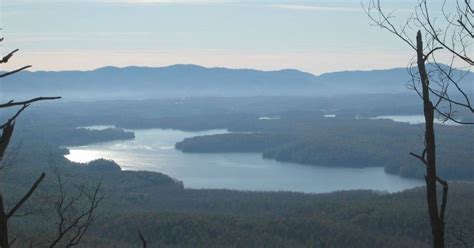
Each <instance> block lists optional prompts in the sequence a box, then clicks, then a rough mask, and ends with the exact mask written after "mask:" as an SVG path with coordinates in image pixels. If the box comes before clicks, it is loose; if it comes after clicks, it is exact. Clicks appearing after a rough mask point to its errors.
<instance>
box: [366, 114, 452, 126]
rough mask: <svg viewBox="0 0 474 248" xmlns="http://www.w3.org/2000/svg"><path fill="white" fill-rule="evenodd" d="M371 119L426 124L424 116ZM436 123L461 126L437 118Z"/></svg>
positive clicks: (387, 116)
mask: <svg viewBox="0 0 474 248" xmlns="http://www.w3.org/2000/svg"><path fill="white" fill-rule="evenodd" d="M371 119H389V120H393V121H396V122H405V123H409V124H424V123H425V116H424V115H382V116H377V117H374V118H371ZM434 123H437V124H442V125H448V126H458V125H460V124H458V123H456V122H454V121H451V120H448V121H445V122H443V121H441V120H439V119H437V118H435V119H434Z"/></svg>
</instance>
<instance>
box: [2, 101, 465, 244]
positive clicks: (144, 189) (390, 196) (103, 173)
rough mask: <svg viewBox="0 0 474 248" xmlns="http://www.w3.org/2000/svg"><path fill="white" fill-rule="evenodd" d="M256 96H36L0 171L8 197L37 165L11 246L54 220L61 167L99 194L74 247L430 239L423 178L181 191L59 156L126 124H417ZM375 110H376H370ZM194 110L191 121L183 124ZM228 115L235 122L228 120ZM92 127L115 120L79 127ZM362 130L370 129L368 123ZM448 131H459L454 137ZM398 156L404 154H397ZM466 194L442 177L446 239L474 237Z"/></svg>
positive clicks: (151, 177) (72, 185)
mask: <svg viewBox="0 0 474 248" xmlns="http://www.w3.org/2000/svg"><path fill="white" fill-rule="evenodd" d="M265 100H266V101H260V100H258V99H257V98H251V99H248V98H246V99H226V100H223V99H220V101H221V102H219V100H216V99H190V100H188V101H186V102H185V103H183V104H180V106H182V107H178V108H176V107H175V106H176V104H175V102H176V100H156V101H137V102H130V101H129V102H122V103H121V102H90V103H66V104H63V105H40V106H38V107H36V108H34V109H32V111H31V112H28V113H26V114H25V115H24V116H22V117H21V122H19V124H18V130H20V131H18V132H17V133H16V135H15V136H14V140H13V143H12V145H11V147H10V149H11V151H12V154H16V155H15V156H13V157H11V158H10V160H11V163H7V164H10V165H9V166H8V167H7V168H5V169H4V170H2V171H1V173H2V178H3V180H2V183H3V187H4V189H5V190H6V192H9V194H7V195H6V196H5V197H6V201H7V204H11V203H13V202H15V201H16V200H18V199H16V197H17V196H18V195H22V194H23V193H24V192H25V191H27V190H28V188H29V187H30V185H31V183H32V182H34V180H35V179H36V178H37V177H38V175H39V174H41V173H42V172H45V173H46V179H45V181H44V182H43V183H42V184H41V186H40V187H39V188H38V191H37V192H36V193H35V194H34V196H33V197H32V198H31V199H30V200H29V201H28V204H27V207H25V208H24V209H23V211H24V212H25V213H19V215H20V216H18V217H15V218H13V221H12V222H11V229H12V230H11V232H12V235H13V236H14V237H16V242H18V243H17V244H18V245H20V246H22V245H23V246H27V245H28V244H29V243H30V242H41V241H42V240H43V239H44V240H47V239H49V238H50V237H54V235H55V232H56V227H57V226H56V225H57V223H58V221H59V219H58V217H57V215H56V213H55V212H54V211H53V209H54V199H55V198H56V197H57V196H58V182H57V175H60V176H61V177H62V178H63V182H65V184H67V185H68V186H67V189H68V190H70V193H71V194H73V193H74V192H75V190H77V188H78V185H80V186H81V187H86V188H87V187H89V188H92V187H93V186H94V185H96V184H97V183H99V182H101V192H102V193H103V194H104V195H105V196H106V198H105V199H104V200H103V201H102V203H101V204H100V206H99V207H98V208H97V214H98V216H99V218H98V219H97V220H96V221H95V222H94V224H93V225H92V226H91V228H90V229H89V230H88V231H87V234H86V235H85V236H84V239H83V240H82V241H81V244H80V247H139V246H140V239H139V236H138V234H137V230H140V232H141V233H142V234H143V236H144V237H146V239H147V242H148V243H149V245H150V247H190V246H195V245H197V246H201V247H348V246H350V247H368V246H371V247H374V246H375V247H430V244H431V243H430V242H431V236H430V230H429V223H428V218H426V202H425V200H424V194H425V190H424V188H423V187H420V188H415V189H411V190H407V191H403V192H398V193H386V192H377V191H366V190H353V191H342V192H333V193H326V194H303V193H296V192H242V191H232V190H205V189H201V190H197V189H187V188H184V187H183V183H182V182H179V181H177V180H175V179H173V178H170V177H169V176H167V175H164V174H161V173H157V172H147V171H122V170H121V169H120V165H118V164H116V163H115V162H113V161H107V160H96V161H93V162H90V163H88V164H77V163H73V162H70V161H69V160H67V159H65V158H64V156H63V155H64V154H66V153H67V152H68V151H67V149H65V148H64V147H65V146H71V145H86V144H90V143H94V142H102V141H109V140H116V139H133V138H134V135H133V130H129V129H134V128H152V127H158V128H171V127H173V128H176V129H181V130H207V129H215V128H229V130H237V127H252V128H254V129H253V130H258V129H256V128H262V130H267V129H271V128H274V130H278V131H279V132H282V133H284V134H286V133H291V130H292V129H290V128H289V126H288V125H287V124H285V120H290V121H291V122H292V123H297V124H295V125H294V127H299V128H305V127H308V125H309V124H311V125H313V124H315V125H317V126H318V127H322V126H324V125H331V126H332V127H333V128H337V124H338V123H339V125H344V123H350V122H348V120H351V121H352V124H353V125H355V127H354V129H357V131H358V132H359V131H360V130H364V128H367V130H368V129H369V128H371V127H372V128H373V127H374V125H375V126H377V127H378V129H377V130H380V133H378V134H376V135H377V136H375V137H381V136H380V135H393V133H390V131H393V130H395V129H396V128H402V130H403V131H407V132H412V133H409V134H412V135H415V133H416V125H415V127H410V126H411V125H408V124H400V123H395V122H392V121H388V120H368V119H366V120H360V121H359V122H356V121H355V118H353V117H351V116H352V114H354V112H352V114H351V112H350V111H347V112H345V114H343V113H340V116H346V118H325V117H323V116H321V112H320V111H314V109H315V108H320V107H321V105H318V102H319V101H320V99H319V100H318V99H314V98H311V99H306V100H303V101H302V100H299V101H296V100H294V99H293V100H291V101H289V100H288V99H281V98H280V99H279V98H276V99H273V100H269V99H265ZM272 101H273V102H272ZM223 102H226V103H225V104H223ZM278 103H279V104H280V105H284V106H286V109H285V108H282V109H283V112H278V113H276V112H275V111H274V108H277V107H280V106H277V105H278ZM319 104H322V103H319ZM248 105H253V106H254V107H253V108H249V107H248ZM112 106H113V107H112ZM124 106H128V107H129V108H123V107H124ZM189 106H192V108H191V107H189ZM215 106H219V107H218V108H217V107H215ZM327 107H328V106H327ZM362 107H363V106H362ZM362 107H361V108H362ZM381 107H383V106H381ZM387 107H389V106H388V105H387ZM151 109H153V110H154V111H153V112H152V111H151ZM231 109H233V110H231ZM241 109H251V111H248V112H243V111H241ZM295 109H298V110H300V111H301V112H302V113H306V114H307V113H308V112H309V111H310V110H313V111H312V112H310V113H312V114H311V115H307V116H311V117H307V118H302V117H301V116H302V115H301V112H298V111H295ZM71 110H74V111H71ZM123 111H126V113H127V116H126V118H125V117H123ZM377 111H379V112H382V111H388V110H383V109H382V110H377ZM96 113H97V114H96ZM99 113H107V115H102V114H99ZM202 113H207V115H202ZM399 113H403V111H400V112H399ZM374 114H375V115H377V114H378V113H376V110H374ZM197 115H199V116H201V117H202V118H194V119H193V122H190V121H186V120H190V119H191V118H192V117H195V116H197ZM275 115H278V116H280V120H282V121H281V122H276V123H277V124H275V125H270V126H268V124H265V125H263V126H262V124H261V123H262V121H264V122H263V123H275V122H272V121H270V122H265V121H268V120H259V117H260V116H275ZM354 115H355V114H354ZM85 116H87V118H85ZM121 117H123V118H121ZM237 118H238V119H240V120H241V121H240V122H236V121H235V120H236V119H237ZM210 120H211V121H210ZM242 120H243V121H242ZM298 120H299V121H298ZM290 121H288V122H290ZM318 123H319V124H318ZM354 123H356V124H354ZM99 124H102V125H104V124H105V125H115V126H116V127H117V128H112V129H104V130H91V129H86V128H78V127H84V126H88V125H99ZM231 124H232V125H234V126H231ZM352 124H351V125H352ZM237 125H239V126H237ZM364 126H365V127H364ZM294 127H293V128H294ZM123 128H127V129H123ZM233 128H234V129H233ZM285 129H286V130H287V131H286V132H283V130H285ZM440 129H441V131H442V132H444V131H446V132H450V134H453V133H454V134H456V133H457V132H459V133H460V134H459V135H460V136H459V137H461V136H462V135H464V132H466V131H464V130H465V129H461V128H459V127H458V128H457V127H446V128H445V129H443V127H440ZM242 130H246V129H241V130H240V131H242ZM293 130H294V129H293ZM313 131H314V130H313ZM403 131H400V132H397V133H396V134H397V135H399V134H401V133H403ZM383 132H388V134H383ZM442 132H441V133H442ZM316 134H317V132H316ZM363 134H365V135H368V136H369V137H370V132H368V131H367V132H365V133H363ZM471 134H472V133H471ZM359 137H362V136H359ZM455 137H458V136H454V138H453V140H454V139H455ZM282 140H284V139H282ZM325 142H327V140H326V141H325ZM413 142H414V143H413V145H416V144H415V141H413ZM459 142H462V141H459ZM367 144H368V143H367ZM408 148H410V147H408ZM458 152H460V153H461V154H462V153H463V152H465V151H464V150H459V151H458ZM468 154H469V153H468ZM405 156H406V157H407V158H409V157H408V154H407V155H405ZM467 159H472V157H469V156H467ZM415 163H416V162H415ZM337 166H340V165H337ZM473 198H474V187H473V184H472V183H470V182H464V183H463V182H451V184H450V194H449V204H448V207H447V210H446V211H447V212H446V216H447V220H446V230H447V233H446V237H447V242H448V244H449V247H463V242H465V243H467V244H473V242H474V240H473V236H472V233H473V232H474V202H473V201H472V199H473ZM23 214H25V215H26V216H21V215H23ZM38 237H41V238H38ZM38 239H40V240H38Z"/></svg>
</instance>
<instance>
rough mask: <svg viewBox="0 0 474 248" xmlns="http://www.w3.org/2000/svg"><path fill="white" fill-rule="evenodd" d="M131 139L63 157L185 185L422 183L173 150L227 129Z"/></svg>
mask: <svg viewBox="0 0 474 248" xmlns="http://www.w3.org/2000/svg"><path fill="white" fill-rule="evenodd" d="M134 132H135V137H136V138H135V140H126V141H113V142H105V143H98V144H93V145H88V146H82V147H69V149H70V154H69V155H67V156H66V157H67V158H68V159H70V160H72V161H76V162H87V161H91V160H93V159H97V158H106V159H113V160H115V161H116V162H117V163H118V164H119V165H120V166H121V167H122V168H123V169H124V170H149V171H158V172H162V173H164V174H167V175H169V176H171V177H173V178H176V179H178V180H180V181H183V183H184V185H185V187H187V188H225V189H238V190H259V191H270V190H271V191H276V190H285V191H300V192H315V193H321V192H331V191H337V190H350V189H373V190H381V191H389V192H396V191H400V190H403V189H408V188H412V187H415V186H419V185H422V184H423V182H422V181H421V180H413V179H406V178H401V177H399V176H394V175H389V174H386V173H385V172H384V170H383V168H381V167H377V168H364V169H354V168H329V167H323V166H305V165H299V164H294V163H283V162H277V161H273V160H267V159H263V158H262V156H261V154H256V153H221V154H189V153H183V152H180V151H178V150H175V149H174V144H175V143H176V142H178V141H181V140H182V139H184V138H186V137H192V136H197V135H206V134H216V133H225V132H226V131H225V130H212V131H205V132H183V131H177V130H164V129H148V130H134Z"/></svg>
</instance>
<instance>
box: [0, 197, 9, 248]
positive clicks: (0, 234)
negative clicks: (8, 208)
mask: <svg viewBox="0 0 474 248" xmlns="http://www.w3.org/2000/svg"><path fill="white" fill-rule="evenodd" d="M0 247H2V248H8V247H10V246H9V244H8V223H7V214H6V213H5V208H4V207H3V196H2V195H1V194H0Z"/></svg>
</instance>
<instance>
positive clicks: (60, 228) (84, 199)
mask: <svg viewBox="0 0 474 248" xmlns="http://www.w3.org/2000/svg"><path fill="white" fill-rule="evenodd" d="M54 174H55V176H56V181H57V184H58V193H57V197H55V199H54V200H53V201H52V205H53V208H54V212H55V215H56V221H57V222H56V223H55V226H56V227H57V233H56V235H55V237H54V238H52V239H51V240H49V241H47V243H49V245H48V247H49V248H54V247H73V246H76V245H77V244H79V242H80V241H81V240H82V238H83V237H84V235H85V233H86V231H87V230H88V229H89V227H90V226H91V224H92V223H93V222H94V221H95V220H96V219H97V218H98V215H97V213H96V209H97V207H98V206H99V204H100V203H101V202H102V201H103V200H104V199H105V195H104V194H102V193H101V183H100V182H99V183H98V184H96V185H94V186H92V187H87V186H86V185H84V184H81V185H78V186H76V187H74V188H75V189H67V185H66V183H65V181H64V179H63V177H62V176H61V174H60V173H59V172H58V170H55V171H54Z"/></svg>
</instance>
